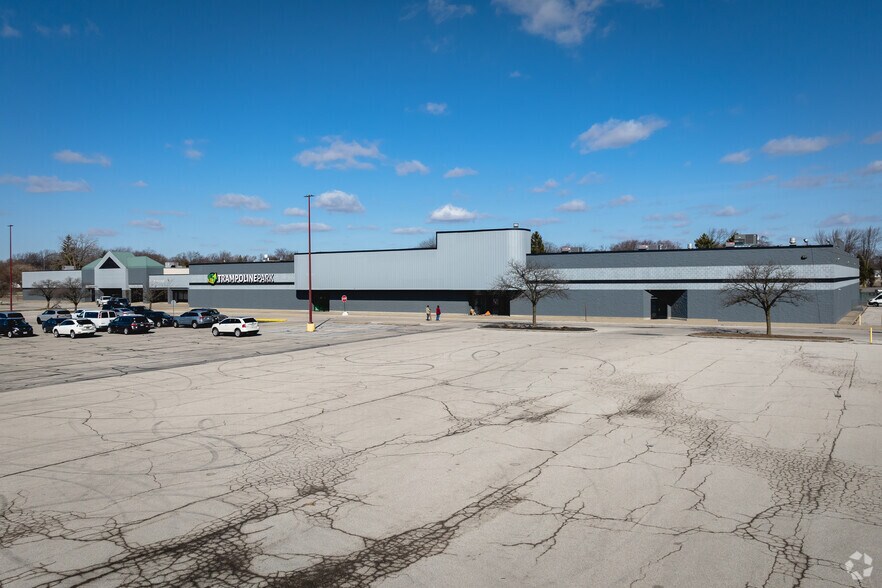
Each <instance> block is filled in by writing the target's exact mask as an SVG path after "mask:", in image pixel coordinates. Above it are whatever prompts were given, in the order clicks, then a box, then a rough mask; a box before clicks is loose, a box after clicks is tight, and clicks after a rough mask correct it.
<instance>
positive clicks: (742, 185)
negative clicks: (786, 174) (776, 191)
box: [738, 175, 778, 190]
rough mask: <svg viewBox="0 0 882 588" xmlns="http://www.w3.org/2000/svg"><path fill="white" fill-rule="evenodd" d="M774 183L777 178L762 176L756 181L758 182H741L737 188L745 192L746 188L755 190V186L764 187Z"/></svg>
mask: <svg viewBox="0 0 882 588" xmlns="http://www.w3.org/2000/svg"><path fill="white" fill-rule="evenodd" d="M776 181H778V176H774V175H768V176H763V177H761V178H760V179H758V180H750V181H747V182H741V183H740V184H738V187H739V188H741V189H744V190H746V189H748V188H756V187H757V186H762V185H765V184H771V183H774V182H776Z"/></svg>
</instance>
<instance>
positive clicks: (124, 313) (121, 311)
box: [113, 306, 138, 316]
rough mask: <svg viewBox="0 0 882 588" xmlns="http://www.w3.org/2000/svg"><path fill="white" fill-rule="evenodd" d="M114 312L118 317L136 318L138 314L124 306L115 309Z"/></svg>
mask: <svg viewBox="0 0 882 588" xmlns="http://www.w3.org/2000/svg"><path fill="white" fill-rule="evenodd" d="M113 312H115V313H116V315H117V316H134V315H136V314H138V313H137V312H135V311H134V310H132V309H131V308H126V307H124V306H116V307H114V308H113Z"/></svg>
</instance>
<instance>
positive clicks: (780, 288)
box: [721, 261, 808, 335]
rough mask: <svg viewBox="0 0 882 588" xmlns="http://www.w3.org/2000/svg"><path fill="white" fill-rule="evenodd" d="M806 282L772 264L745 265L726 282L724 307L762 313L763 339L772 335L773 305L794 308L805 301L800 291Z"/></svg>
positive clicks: (802, 292)
mask: <svg viewBox="0 0 882 588" xmlns="http://www.w3.org/2000/svg"><path fill="white" fill-rule="evenodd" d="M806 283H807V281H806V280H804V279H802V278H797V277H796V274H795V273H794V272H793V270H791V269H789V268H787V267H784V266H782V265H778V264H776V263H774V262H772V261H770V262H769V263H766V264H764V265H748V266H747V267H745V268H744V269H742V270H741V271H739V272H737V273H735V274H734V275H732V276H731V277H730V278H729V283H728V284H726V285H725V286H724V287H723V289H722V291H721V294H722V296H723V305H724V306H734V305H736V304H750V305H751V306H755V307H757V308H759V309H762V311H763V313H764V314H765V317H766V335H771V334H772V308H774V307H775V305H776V304H797V303H799V302H803V301H805V300H808V297H807V296H806V295H805V293H804V291H803V289H804V288H805V285H806Z"/></svg>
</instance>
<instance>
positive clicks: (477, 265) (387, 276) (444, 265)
mask: <svg viewBox="0 0 882 588" xmlns="http://www.w3.org/2000/svg"><path fill="white" fill-rule="evenodd" d="M437 237H438V247H437V249H413V250H404V251H363V252H362V251H355V252H346V253H319V254H315V253H314V254H313V256H312V287H313V290H339V291H345V290H349V291H352V292H355V291H358V290H427V291H432V290H487V289H489V288H490V286H491V285H492V284H493V281H494V280H495V279H496V277H497V276H499V275H500V274H502V273H503V272H504V271H505V269H506V267H507V265H508V262H509V260H517V261H521V262H523V260H524V259H525V257H526V255H527V253H528V252H529V251H530V233H529V231H525V230H520V229H510V230H500V231H475V232H463V233H438V236H437ZM295 263H296V268H297V269H296V274H297V275H298V276H301V279H300V282H299V283H298V287H299V288H301V289H303V288H305V286H306V275H307V256H306V255H304V254H298V256H297V258H296V262H295Z"/></svg>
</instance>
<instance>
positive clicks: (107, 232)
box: [86, 227, 119, 237]
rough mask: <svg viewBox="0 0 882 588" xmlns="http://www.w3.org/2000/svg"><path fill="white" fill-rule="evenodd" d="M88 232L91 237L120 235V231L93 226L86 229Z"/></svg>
mask: <svg viewBox="0 0 882 588" xmlns="http://www.w3.org/2000/svg"><path fill="white" fill-rule="evenodd" d="M86 234H87V235H89V236H90V237H116V236H117V235H119V232H117V231H114V230H113V229H101V228H95V227H93V228H91V229H89V230H88V231H86Z"/></svg>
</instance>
